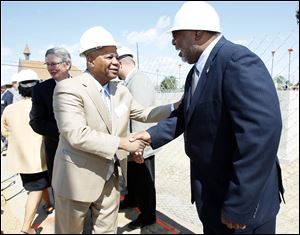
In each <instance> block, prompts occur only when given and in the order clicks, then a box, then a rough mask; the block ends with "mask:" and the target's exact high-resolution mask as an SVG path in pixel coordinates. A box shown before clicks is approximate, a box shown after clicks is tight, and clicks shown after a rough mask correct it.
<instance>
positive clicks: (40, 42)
mask: <svg viewBox="0 0 300 235" xmlns="http://www.w3.org/2000/svg"><path fill="white" fill-rule="evenodd" d="M209 2H210V3H211V4H212V5H213V6H214V7H215V9H216V10H217V12H218V13H219V16H220V19H221V29H222V33H223V34H224V36H225V37H226V38H227V39H229V40H231V41H233V42H236V43H240V44H243V45H246V46H248V47H249V48H250V49H251V50H253V51H254V52H255V53H257V54H258V55H259V56H260V57H261V58H262V59H263V61H264V62H265V64H266V66H267V68H270V67H271V51H272V50H276V53H275V57H274V75H283V76H285V77H286V76H287V73H288V72H287V71H288V69H287V67H288V64H289V57H288V52H287V49H288V48H293V49H294V51H293V52H292V54H291V57H290V72H291V80H295V81H298V80H299V72H298V71H299V36H298V34H299V25H298V24H297V21H296V17H295V12H296V9H297V8H298V2H297V1H281V2H271V1H269V2H258V1H240V2H222V1H209ZM182 3H183V1H173V2H157V1H149V2H145V1H143V2H131V1H123V2H118V1H117V2H108V1H98V2H94V1H90V2H89V1H84V2H83V1H82V2H64V1H48V2H44V1H43V2H31V1H24V2H8V1H1V77H2V79H3V78H4V79H8V80H9V79H10V76H11V75H12V74H13V73H14V72H16V65H17V64H18V60H19V59H20V58H21V59H23V58H24V56H23V50H24V48H25V45H26V44H28V46H29V48H30V50H31V57H30V58H31V59H33V60H42V61H43V60H44V54H45V52H46V50H47V49H48V48H50V47H53V46H64V47H66V48H67V49H68V50H69V51H70V53H71V55H72V60H73V64H74V65H76V66H77V67H79V68H80V69H84V68H85V63H84V59H82V58H80V57H79V56H78V48H79V39H80V37H81V35H82V34H83V32H84V31H85V30H87V29H88V28H90V27H93V26H97V25H101V26H103V27H105V28H106V29H108V30H109V31H110V32H111V33H112V35H113V36H114V38H115V39H116V41H117V42H118V43H119V44H122V45H125V46H127V47H130V48H131V49H132V50H133V52H134V53H136V43H137V42H138V48H139V62H140V63H139V65H140V68H141V69H142V70H143V71H145V72H147V73H148V74H149V76H150V77H152V79H156V78H155V77H158V76H156V75H159V76H160V77H163V75H175V76H178V77H180V79H181V80H183V81H182V83H183V82H184V77H185V75H186V73H187V71H188V69H189V68H190V66H189V65H187V64H184V63H183V62H182V61H181V60H180V58H179V57H178V56H177V52H176V51H175V49H174V48H173V46H172V45H171V35H170V34H167V33H166V31H167V30H168V29H169V28H170V27H171V26H172V23H173V18H174V16H175V14H176V12H177V11H178V10H179V8H180V7H181V5H182ZM179 65H182V66H179ZM178 70H181V71H178ZM178 72H179V74H178ZM155 74H156V75H155Z"/></svg>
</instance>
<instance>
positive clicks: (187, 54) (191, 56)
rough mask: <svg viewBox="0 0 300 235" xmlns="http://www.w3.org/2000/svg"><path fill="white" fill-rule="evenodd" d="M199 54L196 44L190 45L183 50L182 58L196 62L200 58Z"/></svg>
mask: <svg viewBox="0 0 300 235" xmlns="http://www.w3.org/2000/svg"><path fill="white" fill-rule="evenodd" d="M196 55H197V47H196V46H195V45H192V46H190V47H189V48H187V50H185V51H184V52H182V51H181V60H182V61H183V62H186V63H188V64H195V63H196V62H197V60H198V59H199V56H196Z"/></svg>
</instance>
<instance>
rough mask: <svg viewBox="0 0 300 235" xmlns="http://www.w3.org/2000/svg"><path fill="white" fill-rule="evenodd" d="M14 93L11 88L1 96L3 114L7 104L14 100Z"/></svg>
mask: <svg viewBox="0 0 300 235" xmlns="http://www.w3.org/2000/svg"><path fill="white" fill-rule="evenodd" d="M13 97H14V95H13V93H11V92H10V91H9V90H7V91H5V93H4V94H3V96H2V97H1V115H2V113H3V111H4V109H5V108H6V106H7V105H9V104H12V102H13Z"/></svg>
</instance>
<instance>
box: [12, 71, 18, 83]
mask: <svg viewBox="0 0 300 235" xmlns="http://www.w3.org/2000/svg"><path fill="white" fill-rule="evenodd" d="M10 81H11V83H13V82H18V81H19V74H18V73H14V74H13V75H12V76H11V80H10Z"/></svg>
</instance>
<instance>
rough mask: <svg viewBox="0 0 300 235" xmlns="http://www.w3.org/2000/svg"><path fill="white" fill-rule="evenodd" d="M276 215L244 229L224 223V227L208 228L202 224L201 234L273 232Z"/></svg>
mask: <svg viewBox="0 0 300 235" xmlns="http://www.w3.org/2000/svg"><path fill="white" fill-rule="evenodd" d="M275 229H276V217H275V218H273V219H270V220H268V221H267V222H265V223H263V224H259V225H257V224H255V225H250V226H247V227H246V229H244V230H240V229H236V230H235V229H228V228H227V227H226V226H225V225H224V229H218V230H216V229H215V228H210V227H208V226H206V225H204V224H203V234H275Z"/></svg>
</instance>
